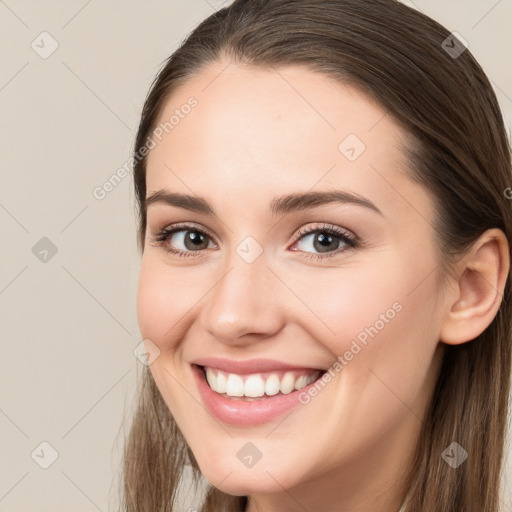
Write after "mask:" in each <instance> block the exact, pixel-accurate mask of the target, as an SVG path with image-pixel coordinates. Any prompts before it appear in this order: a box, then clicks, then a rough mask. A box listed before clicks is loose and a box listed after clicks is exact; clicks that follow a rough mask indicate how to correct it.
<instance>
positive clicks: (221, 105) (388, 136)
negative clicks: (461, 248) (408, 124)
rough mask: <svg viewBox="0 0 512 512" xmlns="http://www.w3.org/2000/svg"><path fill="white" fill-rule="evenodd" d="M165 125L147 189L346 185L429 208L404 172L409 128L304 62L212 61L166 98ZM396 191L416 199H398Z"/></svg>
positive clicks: (394, 205)
mask: <svg viewBox="0 0 512 512" xmlns="http://www.w3.org/2000/svg"><path fill="white" fill-rule="evenodd" d="M191 98H193V99H194V101H193V102H192V103H191V101H190V99H191ZM190 104H194V105H195V106H194V107H193V108H189V106H188V105H190ZM169 120H172V122H171V123H169ZM165 123H167V128H166V129H164V130H163V131H162V133H161V135H160V136H159V138H160V139H161V140H158V139H155V142H156V143H157V144H156V147H155V148H154V149H152V150H151V152H150V154H149V157H148V165H147V189H148V192H150V191H151V190H153V191H154V190H158V189H160V188H169V189H178V190H179V191H183V192H187V193H190V192H191V191H192V192H193V193H196V194H198V195H201V196H206V197H210V198H211V199H212V202H215V201H216V200H218V197H221V198H222V197H224V198H225V197H227V194H232V195H233V194H237V195H238V196H240V195H241V196H243V197H245V198H246V199H247V200H248V201H249V202H250V201H251V198H254V200H253V202H254V201H256V198H261V197H263V196H265V195H267V196H268V195H272V197H273V196H275V195H278V194H279V193H283V194H284V193H289V192H290V191H299V190H300V191H306V190H312V189H322V190H325V189H329V188H337V189H339V188H340V187H342V188H344V189H346V190H352V191H356V192H358V193H362V194H363V195H366V196H373V198H374V199H375V200H374V202H375V203H376V204H379V203H381V204H382V203H388V210H389V209H390V208H391V209H394V210H395V211H396V213H397V214H398V215H401V214H403V213H404V209H405V210H407V208H409V209H410V208H411V206H410V204H409V205H408V206H407V204H408V203H410V202H411V201H412V202H416V203H418V201H419V203H418V207H419V208H421V204H420V203H421V202H422V201H423V202H424V203H425V205H424V207H425V210H426V209H428V206H427V203H428V202H429V200H428V197H427V195H426V193H425V191H423V190H420V189H419V188H418V186H417V185H416V184H415V183H413V182H412V181H411V180H410V179H409V178H408V177H407V162H406V161H405V158H404V154H403V152H402V149H401V145H402V144H405V133H404V132H403V130H402V129H401V128H400V127H399V126H398V124H397V123H396V122H395V121H394V120H393V119H392V117H390V116H389V115H387V113H386V111H385V110H384V109H383V108H382V107H381V106H379V105H378V104H377V103H376V102H374V101H372V100H371V99H369V98H368V97H367V96H366V95H365V94H363V93H362V92H360V91H359V90H358V89H356V88H354V87H352V86H349V85H347V84H345V83H341V82H339V81H336V80H334V79H332V78H330V77H327V76H325V75H321V74H319V73H315V72H313V71H311V70H308V69H306V68H304V67H301V66H288V67H279V68H273V69H262V68H256V67H251V66H241V65H238V64H234V63H229V62H218V63H214V64H211V65H210V66H208V67H206V68H205V69H203V70H202V71H201V72H199V73H198V74H197V75H195V76H194V77H192V78H190V79H189V80H188V81H187V82H185V83H184V84H182V85H181V86H180V87H179V88H178V89H177V90H176V91H175V92H174V93H173V94H172V95H171V96H170V97H169V98H168V100H167V102H166V103H165V105H164V108H163V109H162V111H161V113H160V116H159V119H158V122H157V125H160V126H163V127H164V128H165ZM187 188H188V189H189V190H187ZM397 194H399V195H402V196H403V195H405V196H409V201H405V202H404V201H403V197H402V200H401V204H400V205H399V204H398V201H397V199H398V196H397ZM418 194H420V195H422V197H420V198H418V197H417V196H418ZM230 197H233V198H234V196H230ZM216 198H217V199H216ZM406 199H407V198H406ZM262 206H263V205H262ZM399 206H400V207H399ZM424 213H425V214H426V211H425V212H424Z"/></svg>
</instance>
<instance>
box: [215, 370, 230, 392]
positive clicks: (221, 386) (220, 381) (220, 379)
mask: <svg viewBox="0 0 512 512" xmlns="http://www.w3.org/2000/svg"><path fill="white" fill-rule="evenodd" d="M227 383H228V379H227V378H226V376H225V375H224V374H223V373H220V372H219V373H218V374H217V389H216V391H217V393H225V392H226V387H227Z"/></svg>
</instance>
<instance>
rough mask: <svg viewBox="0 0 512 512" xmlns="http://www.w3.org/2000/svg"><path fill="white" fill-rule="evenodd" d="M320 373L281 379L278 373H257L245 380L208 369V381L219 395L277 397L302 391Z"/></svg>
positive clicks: (232, 374) (287, 374) (287, 376)
mask: <svg viewBox="0 0 512 512" xmlns="http://www.w3.org/2000/svg"><path fill="white" fill-rule="evenodd" d="M320 373H321V372H320V371H315V372H314V373H309V374H307V375H304V374H302V375H299V376H298V377H296V373H294V372H291V371H290V372H286V373H285V374H284V375H283V377H282V378H281V379H279V375H278V374H277V373H271V374H266V376H265V377H262V375H261V374H259V373H256V374H252V375H248V376H247V377H246V379H245V382H244V379H243V378H242V377H241V376H240V375H237V374H235V373H225V372H223V371H221V370H213V369H212V368H206V380H207V381H208V384H209V385H210V387H211V388H212V389H213V391H216V392H217V393H221V394H227V395H228V396H234V397H241V396H246V397H250V398H258V397H263V396H265V395H267V396H273V395H277V394H278V393H279V392H281V393H283V394H285V395H287V394H288V393H291V392H292V391H294V390H299V389H302V388H303V387H305V386H307V385H308V384H311V383H312V382H314V381H315V380H316V379H317V378H318V377H319V375H320Z"/></svg>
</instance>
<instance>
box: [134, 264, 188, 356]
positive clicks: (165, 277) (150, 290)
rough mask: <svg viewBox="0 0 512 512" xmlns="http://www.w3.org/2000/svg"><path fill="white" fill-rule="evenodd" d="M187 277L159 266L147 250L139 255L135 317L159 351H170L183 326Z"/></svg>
mask: <svg viewBox="0 0 512 512" xmlns="http://www.w3.org/2000/svg"><path fill="white" fill-rule="evenodd" d="M186 290H187V288H186V279H184V278H183V276H182V275H180V273H179V272H178V271H176V270H171V269H170V268H162V265H161V264H159V263H158V262H155V261H154V260H153V259H152V258H150V257H149V256H146V254H145V255H144V256H143V258H142V262H141V266H140V274H139V282H138V289H137V320H138V324H139V329H140V333H141V335H142V337H143V338H145V339H150V340H151V341H152V342H153V343H154V344H155V345H157V346H158V348H159V349H160V351H161V352H162V353H163V354H165V353H170V352H172V351H173V350H174V349H175V347H176V345H177V344H178V342H179V340H180V338H181V337H182V335H183V332H184V330H185V328H186V319H187V313H188V312H190V309H191V308H192V307H193V304H194V301H193V297H190V300H187V293H186ZM196 300H197V299H196Z"/></svg>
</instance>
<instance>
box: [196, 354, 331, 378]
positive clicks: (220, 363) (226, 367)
mask: <svg viewBox="0 0 512 512" xmlns="http://www.w3.org/2000/svg"><path fill="white" fill-rule="evenodd" d="M192 364H196V365H198V366H206V367H209V368H217V369H219V370H223V371H225V372H227V373H237V374H245V373H264V372H272V371H279V370H319V371H323V370H322V369H321V368H315V367H311V366H304V365H300V364H290V363H285V362H283V361H277V360H275V359H249V360H238V361H237V360H233V359H225V358H218V357H202V358H200V359H195V360H194V361H192Z"/></svg>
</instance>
